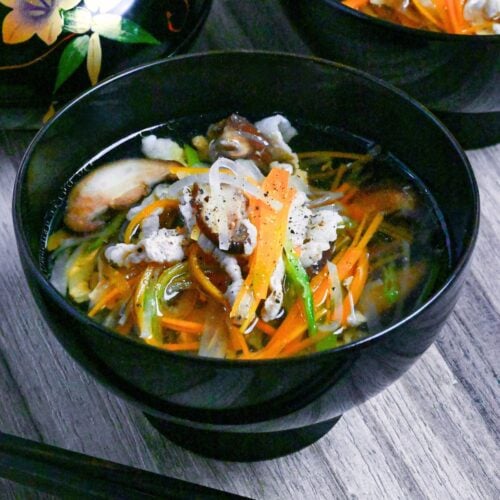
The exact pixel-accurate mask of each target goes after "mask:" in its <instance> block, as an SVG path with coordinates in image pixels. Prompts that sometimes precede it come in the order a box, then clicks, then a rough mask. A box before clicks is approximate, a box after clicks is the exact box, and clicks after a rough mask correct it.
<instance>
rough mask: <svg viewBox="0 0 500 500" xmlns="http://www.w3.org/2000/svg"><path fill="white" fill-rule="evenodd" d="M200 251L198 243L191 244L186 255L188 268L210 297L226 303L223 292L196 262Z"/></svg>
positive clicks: (220, 302) (223, 303)
mask: <svg viewBox="0 0 500 500" xmlns="http://www.w3.org/2000/svg"><path fill="white" fill-rule="evenodd" d="M199 251H200V249H199V247H198V245H196V244H194V245H192V246H191V248H190V250H189V255H188V264H189V270H190V272H191V275H192V276H193V278H194V279H195V280H196V281H197V282H198V284H199V285H200V286H201V288H202V289H203V290H204V291H205V292H206V293H207V294H208V295H210V297H212V298H213V299H215V300H216V301H217V302H219V304H222V305H224V306H225V305H227V300H226V298H225V297H224V294H223V293H222V292H221V291H220V290H219V289H218V288H217V287H216V286H215V285H214V284H213V283H212V282H211V281H210V280H209V278H208V276H207V275H206V274H205V273H204V272H203V270H202V269H201V267H200V264H199V262H198V252H199Z"/></svg>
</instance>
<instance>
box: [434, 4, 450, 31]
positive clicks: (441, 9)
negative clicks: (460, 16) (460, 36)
mask: <svg viewBox="0 0 500 500" xmlns="http://www.w3.org/2000/svg"><path fill="white" fill-rule="evenodd" d="M433 3H434V5H435V7H436V11H437V13H438V15H439V17H440V18H441V21H442V23H443V26H444V31H446V32H447V33H453V26H452V24H451V19H450V16H449V14H448V7H447V5H446V0H433Z"/></svg>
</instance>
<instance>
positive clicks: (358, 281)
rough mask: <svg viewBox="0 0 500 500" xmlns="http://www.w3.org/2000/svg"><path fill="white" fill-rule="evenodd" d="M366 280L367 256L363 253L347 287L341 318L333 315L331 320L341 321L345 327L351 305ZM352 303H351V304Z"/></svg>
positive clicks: (354, 302)
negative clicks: (347, 291)
mask: <svg viewBox="0 0 500 500" xmlns="http://www.w3.org/2000/svg"><path fill="white" fill-rule="evenodd" d="M367 278H368V254H367V253H366V252H364V253H363V254H362V255H361V257H360V259H359V265H358V267H357V268H356V272H355V274H354V279H353V280H352V282H351V286H350V287H349V293H348V294H347V296H346V297H345V298H344V303H343V307H342V318H339V317H338V315H337V314H334V316H333V319H334V320H336V321H339V320H341V321H342V326H346V325H347V318H348V317H349V314H350V313H351V312H352V311H351V309H352V305H355V304H356V303H357V302H358V300H359V297H360V296H361V293H362V292H363V289H364V287H365V284H366V279H367ZM351 301H352V302H351Z"/></svg>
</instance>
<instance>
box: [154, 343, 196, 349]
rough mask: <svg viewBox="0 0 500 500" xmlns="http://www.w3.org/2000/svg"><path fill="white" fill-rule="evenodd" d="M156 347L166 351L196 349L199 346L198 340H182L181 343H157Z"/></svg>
mask: <svg viewBox="0 0 500 500" xmlns="http://www.w3.org/2000/svg"><path fill="white" fill-rule="evenodd" d="M157 347H160V348H162V349H166V350H167V351H197V350H198V349H199V348H200V343H199V342H184V343H182V344H158V346H157Z"/></svg>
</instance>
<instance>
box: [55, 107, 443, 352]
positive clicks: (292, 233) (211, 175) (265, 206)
mask: <svg viewBox="0 0 500 500" xmlns="http://www.w3.org/2000/svg"><path fill="white" fill-rule="evenodd" d="M297 123H299V122H297ZM299 129H300V133H298V132H297V130H296V129H295V128H294V126H293V125H292V124H291V123H290V122H289V120H288V119H286V118H285V117H283V116H281V115H273V116H270V117H267V118H263V119H260V120H257V121H255V122H253V123H252V122H251V121H249V120H247V119H246V118H244V117H242V116H239V115H238V114H233V115H231V116H229V117H227V118H225V119H223V120H220V121H217V122H214V123H212V124H211V125H209V126H208V129H207V127H206V126H205V127H203V128H198V130H194V131H193V129H192V125H191V122H189V121H188V122H182V121H179V122H177V123H173V124H168V125H167V126H164V127H160V128H156V129H155V130H153V131H151V130H150V131H144V132H142V133H141V134H140V135H137V136H135V137H133V138H131V139H129V140H127V141H123V142H122V143H121V144H120V145H118V146H116V147H115V148H110V149H109V151H107V152H106V153H105V154H103V155H102V156H101V158H100V159H99V160H98V163H100V165H99V166H97V168H95V166H94V165H92V166H89V168H86V169H84V170H83V171H82V172H80V174H79V176H78V179H77V180H76V181H71V185H69V186H68V188H67V190H66V191H69V195H68V196H67V197H65V200H66V201H65V204H64V206H61V207H60V208H59V209H58V210H57V211H56V213H55V214H52V215H50V217H49V218H50V228H51V229H50V231H49V233H50V235H49V237H48V238H47V240H46V243H45V246H46V250H47V252H46V260H47V264H48V274H49V275H50V281H51V282H52V284H53V285H54V287H55V288H56V289H57V290H58V291H59V292H60V293H61V294H62V295H64V296H67V297H68V299H69V300H71V301H72V302H73V303H74V304H75V306H77V307H79V308H80V309H82V310H83V311H85V313H86V314H88V316H89V317H91V318H93V319H94V320H95V321H97V322H99V323H101V324H102V325H104V326H105V327H108V328H110V329H112V330H114V331H116V332H118V333H120V334H122V335H125V336H131V337H133V338H136V339H138V340H140V341H142V342H145V343H148V344H150V345H153V346H156V347H158V348H160V349H165V350H169V351H177V352H184V353H190V354H198V355H201V356H209V357H215V358H227V359H245V360H251V359H269V358H278V357H289V356H296V355H303V354H308V353H312V352H318V351H322V350H327V349H331V348H335V347H339V346H342V345H345V344H348V343H350V342H353V341H355V340H358V339H361V338H363V337H366V336H368V335H371V334H373V333H376V332H377V331H380V330H382V329H383V328H385V327H387V326H389V325H390V324H393V323H395V322H397V321H398V320H400V319H402V318H403V317H404V316H405V315H407V314H408V313H409V312H410V311H411V310H412V309H415V308H416V307H418V306H419V305H421V304H423V303H424V301H425V300H426V299H427V298H428V297H429V295H430V294H431V293H432V291H433V290H434V289H435V287H436V286H437V284H438V283H439V282H440V278H441V277H442V276H444V275H446V271H447V265H448V253H447V246H446V233H445V229H444V224H443V222H442V218H441V217H440V214H439V212H438V210H437V208H436V206H435V204H434V202H433V200H432V198H431V197H430V195H429V193H428V192H427V190H426V189H425V187H424V186H423V185H422V183H421V182H420V181H419V180H418V179H417V178H416V177H415V176H414V175H412V174H411V172H410V171H409V170H408V169H406V167H405V166H404V165H402V164H401V163H399V162H398V161H397V160H396V159H395V158H394V157H393V156H392V155H390V154H388V153H384V152H383V151H382V150H381V149H380V148H379V147H377V146H375V145H373V144H369V143H367V142H364V141H361V140H359V139H357V138H353V137H351V136H347V135H346V134H345V133H342V132H340V131H337V130H329V129H319V128H317V127H314V126H313V125H311V124H306V123H299ZM152 132H154V133H152ZM200 132H201V133H200ZM292 145H293V149H292ZM339 146H340V147H341V148H342V150H338V149H339ZM334 147H335V148H337V149H334ZM344 147H345V149H344ZM138 150H140V151H141V153H140V154H139V153H138ZM353 150H356V152H352V151H353Z"/></svg>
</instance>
